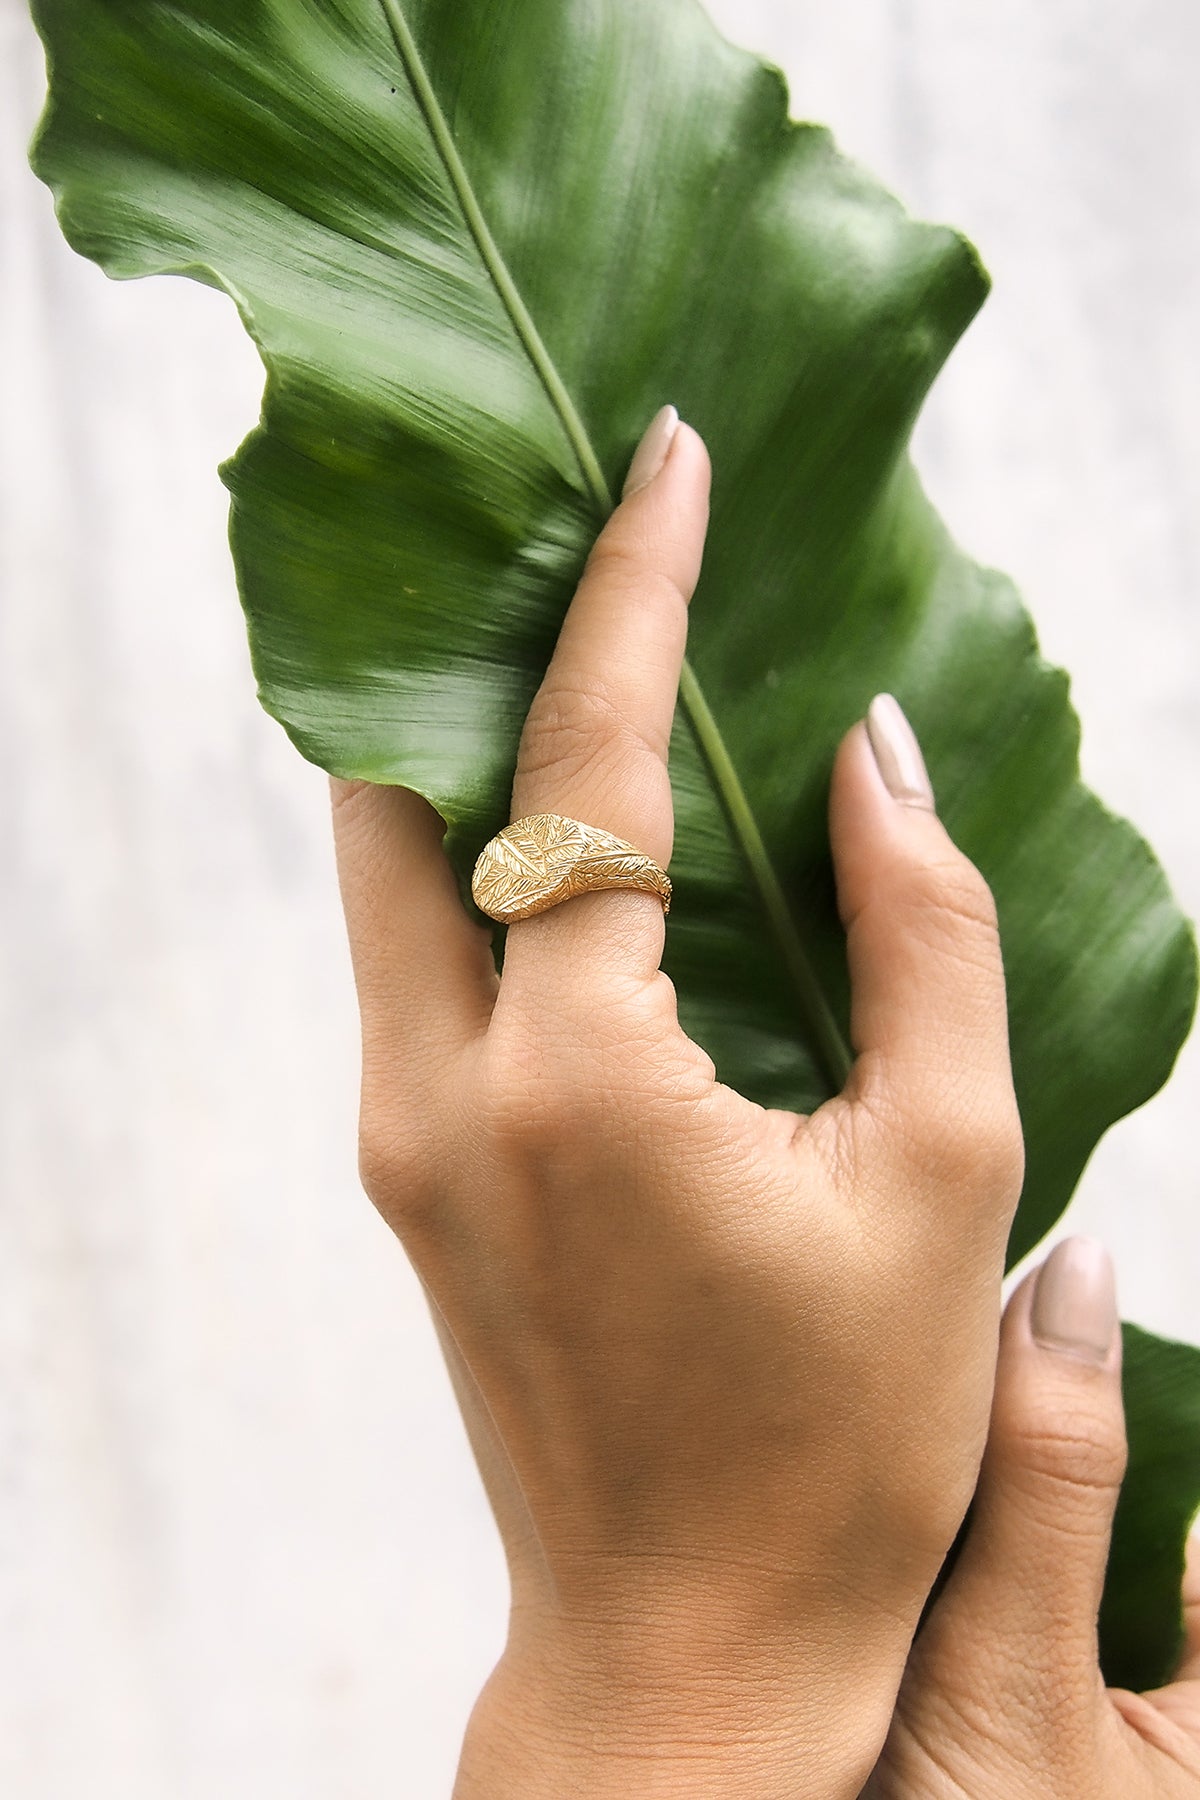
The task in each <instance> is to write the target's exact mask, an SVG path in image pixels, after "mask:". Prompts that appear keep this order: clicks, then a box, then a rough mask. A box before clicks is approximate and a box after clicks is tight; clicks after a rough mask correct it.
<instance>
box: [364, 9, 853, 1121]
mask: <svg viewBox="0 0 1200 1800" xmlns="http://www.w3.org/2000/svg"><path fill="white" fill-rule="evenodd" d="M380 5H381V6H382V8H383V12H384V17H385V18H386V20H387V23H388V28H389V30H390V31H391V34H392V38H393V41H394V42H395V45H396V49H397V51H398V52H399V55H400V60H401V62H402V64H403V65H404V72H405V74H406V75H407V77H408V80H409V83H410V85H411V87H412V90H413V94H414V95H415V97H416V101H417V104H418V106H419V107H420V109H421V112H422V113H423V115H424V118H425V123H426V124H427V125H428V127H429V131H430V135H431V136H432V138H433V141H434V144H435V146H436V148H437V151H438V154H439V156H440V157H441V159H442V163H443V165H444V167H445V170H446V174H447V176H448V178H449V180H450V184H451V186H452V187H453V189H454V193H455V197H456V198H457V200H458V203H459V206H460V207H461V208H462V213H463V218H464V219H465V221H466V224H467V228H468V230H469V231H470V233H471V235H472V237H473V238H474V239H475V243H476V245H477V246H478V249H479V254H480V256H481V257H482V259H483V263H484V266H485V267H486V269H487V271H488V274H489V275H490V276H491V278H492V280H493V282H494V283H495V286H496V291H497V293H498V294H499V296H500V299H501V301H502V302H503V304H504V307H505V309H506V310H507V312H508V316H509V318H510V319H511V320H512V323H513V328H514V330H515V331H516V334H517V336H518V338H519V339H520V341H521V343H522V344H523V346H524V348H525V351H526V353H527V355H528V357H529V360H530V362H531V363H532V364H533V366H534V369H535V370H536V371H537V374H538V377H539V379H540V381H541V383H542V386H543V387H544V388H545V390H546V393H547V395H548V397H549V399H550V403H551V405H552V406H553V407H554V410H555V411H556V412H557V414H558V417H559V420H560V423H561V424H562V427H563V430H564V431H565V432H566V435H567V438H568V440H569V441H570V444H571V448H572V449H573V451H574V452H575V456H576V458H577V460H578V462H579V468H580V471H581V473H582V475H583V479H584V483H585V485H586V487H587V490H588V493H589V494H590V496H591V498H592V501H593V502H594V504H595V507H596V510H597V512H598V514H599V515H600V517H601V518H602V519H606V518H607V517H608V515H609V514H610V513H611V512H612V510H613V497H612V494H611V492H610V490H609V486H608V482H607V481H606V480H605V478H604V471H603V469H602V468H601V467H600V461H599V458H598V457H597V455H596V452H595V450H594V448H593V446H592V442H591V439H590V438H589V436H588V434H587V429H586V427H585V425H584V423H583V420H582V419H581V418H580V416H579V413H578V412H577V411H576V408H575V403H574V401H573V400H572V399H571V396H570V394H569V393H568V392H567V388H566V384H565V383H564V381H563V379H562V376H561V375H560V374H559V372H558V370H557V369H556V367H555V366H554V362H553V359H552V358H551V356H550V352H549V351H548V350H547V348H546V346H545V344H544V343H543V341H542V336H541V333H540V332H539V331H538V328H537V326H536V325H535V324H534V322H533V319H532V317H531V316H530V313H529V309H528V307H527V306H526V305H525V302H524V301H523V300H522V298H521V295H520V293H519V291H518V289H517V285H516V283H515V281H514V280H513V278H512V276H511V274H510V273H509V270H508V266H507V264H506V263H505V261H504V258H503V256H502V255H501V253H500V248H499V245H498V244H497V243H496V240H495V238H494V237H493V236H492V233H491V230H490V228H489V226H488V222H487V220H486V219H485V218H484V216H483V210H482V208H481V207H480V204H479V201H478V200H477V199H476V197H475V191H474V189H473V188H472V186H471V179H470V177H469V175H468V174H467V171H466V169H465V167H464V166H463V160H462V158H461V156H460V155H459V154H458V146H457V145H456V144H455V142H454V138H453V135H452V134H451V131H450V127H449V125H448V123H447V121H446V116H445V114H444V113H443V111H442V108H441V103H440V101H439V100H438V97H437V94H436V93H435V92H434V88H433V83H432V81H431V80H430V79H429V73H428V70H427V69H426V68H425V65H424V63H423V62H422V60H421V53H420V50H419V49H418V48H417V43H416V39H415V38H414V37H413V34H412V30H411V28H410V26H409V23H408V20H407V19H406V18H405V16H404V11H403V7H402V5H401V0H380ZM679 699H680V703H681V704H682V706H683V710H684V713H685V714H686V716H687V719H688V722H689V724H690V725H691V727H692V730H693V732H694V733H695V736H696V741H697V743H698V745H699V747H700V752H701V754H702V755H703V757H704V758H705V760H706V762H707V763H708V767H709V770H710V771H711V774H712V778H713V784H714V786H715V787H716V790H717V793H718V795H719V796H720V799H721V802H722V804H723V805H724V808H725V814H726V817H727V818H728V820H729V827H730V830H731V831H732V832H733V835H734V837H735V839H736V840H737V843H738V845H739V847H740V849H741V852H742V855H743V857H744V858H745V861H746V865H747V867H748V868H749V870H750V873H751V875H752V877H753V879H754V881H755V883H756V885H757V887H758V891H759V897H760V899H761V901H762V905H763V910H764V912H765V913H766V915H767V921H768V924H769V926H770V929H771V934H772V936H773V937H774V939H775V942H776V945H777V947H778V949H779V953H780V955H781V957H782V958H783V963H784V966H785V968H786V969H787V971H788V974H789V975H790V977H791V980H792V984H793V986H794V988H795V990H796V995H797V998H798V1000H799V1002H800V1009H801V1011H802V1013H803V1014H804V1016H805V1019H806V1022H807V1024H808V1028H809V1032H810V1034H811V1037H812V1041H813V1047H814V1049H815V1051H816V1055H817V1060H818V1061H819V1062H820V1064H821V1066H822V1068H823V1070H824V1072H825V1075H826V1078H827V1079H828V1081H829V1083H830V1086H831V1090H832V1092H834V1093H838V1092H840V1090H841V1088H842V1087H843V1085H844V1083H845V1080H846V1076H847V1075H848V1074H849V1072H850V1063H851V1056H850V1051H849V1049H848V1047H847V1045H846V1041H845V1039H844V1038H843V1036H842V1033H841V1030H840V1029H839V1026H838V1023H837V1020H836V1018H835V1017H834V1014H833V1009H832V1007H831V1006H830V1004H829V1001H828V999H827V998H826V995H825V992H824V990H823V988H822V987H821V984H820V981H819V980H818V978H817V974H816V971H815V970H814V968H813V966H812V963H811V962H810V961H809V959H808V956H807V954H806V952H805V949H804V945H803V944H802V943H801V941H800V934H799V932H798V931H797V929H796V922H795V920H794V919H793V917H792V915H791V911H790V909H789V907H788V903H787V897H786V895H785V894H784V891H783V888H782V886H781V885H780V881H779V877H778V875H777V874H776V873H775V869H774V866H773V864H772V862H771V859H770V856H769V855H768V853H767V847H766V845H765V844H764V843H763V839H762V833H761V832H760V831H759V829H758V821H757V820H756V819H755V817H754V813H753V811H752V809H751V806H750V802H749V799H748V798H747V796H746V790H745V789H744V788H743V786H742V783H741V779H740V777H739V776H738V772H737V769H736V768H735V766H734V762H733V758H732V757H731V756H730V754H729V750H728V747H727V746H726V743H725V740H724V738H723V737H722V735H721V730H720V727H719V726H718V724H717V721H716V719H715V718H714V717H713V714H712V710H711V708H710V707H709V704H708V701H707V700H706V699H705V696H704V690H703V689H702V688H701V686H700V683H699V681H698V679H697V677H696V673H695V671H694V670H693V668H692V666H691V664H690V663H689V662H685V663H684V665H683V673H682V676H681V678H680V683H679Z"/></svg>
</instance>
